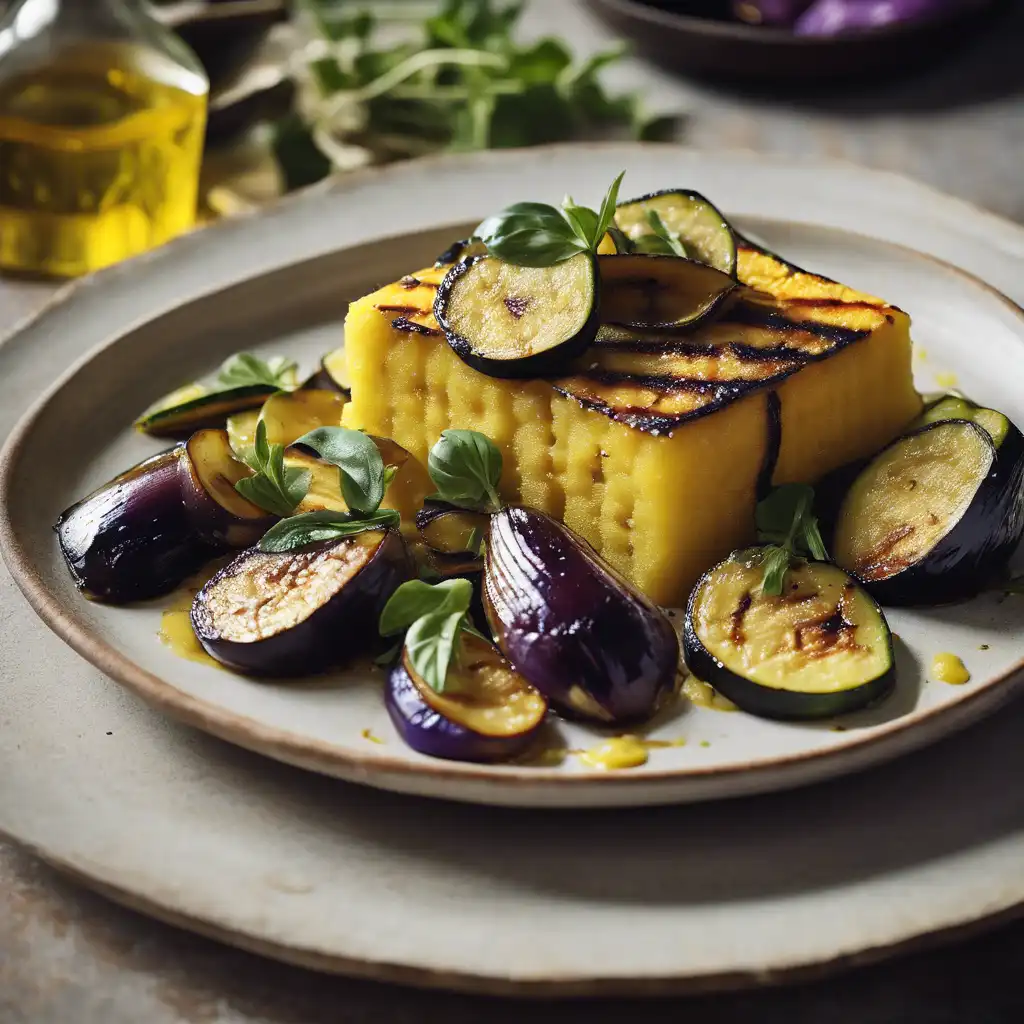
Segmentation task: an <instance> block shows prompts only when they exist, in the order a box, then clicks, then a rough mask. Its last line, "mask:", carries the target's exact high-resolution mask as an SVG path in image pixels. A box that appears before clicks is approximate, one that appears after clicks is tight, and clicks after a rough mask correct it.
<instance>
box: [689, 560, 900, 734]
mask: <svg viewBox="0 0 1024 1024" xmlns="http://www.w3.org/2000/svg"><path fill="white" fill-rule="evenodd" d="M763 557H764V552H763V549H761V548H750V549H747V550H745V551H738V552H735V553H734V554H732V555H731V556H730V557H729V558H727V559H726V560H725V561H724V562H719V563H718V565H716V566H714V567H713V568H712V569H710V570H708V572H706V573H705V574H704V575H703V576H702V577H701V579H700V581H699V582H698V583H697V586H696V587H695V588H694V590H693V593H692V594H691V595H690V600H689V603H688V605H687V609H686V622H685V625H684V628H683V653H684V655H685V657H686V663H687V665H688V666H689V668H690V671H691V672H693V674H694V675H695V676H696V677H697V678H698V679H701V680H702V681H704V682H706V683H709V684H710V685H711V686H713V687H714V688H715V689H716V690H717V691H718V692H719V693H721V694H722V695H723V696H724V697H727V698H728V699H729V700H731V701H732V702H733V703H734V704H736V705H737V706H738V707H740V708H742V709H743V710H744V711H748V712H750V713H751V714H753V715H760V716H761V717H763V718H783V719H813V718H830V717H832V716H833V715H841V714H845V713H847V712H849V711H856V710H857V709H858V708H863V707H866V706H867V705H868V704H873V703H875V702H876V701H879V700H881V699H882V698H884V697H886V696H887V695H888V694H889V693H890V692H891V691H892V688H893V686H894V685H895V682H896V672H895V667H894V666H895V662H894V658H893V650H892V634H891V633H890V631H889V626H888V623H887V622H886V621H885V615H884V614H883V613H882V609H881V608H879V607H878V604H877V603H876V602H875V601H874V599H873V598H872V597H871V596H870V595H869V594H868V593H867V591H866V590H864V588H863V587H861V586H860V585H859V584H858V583H857V582H856V580H854V579H853V578H852V577H850V576H848V575H847V574H846V573H845V572H843V571H842V569H839V568H837V567H836V566H834V565H832V564H831V563H830V562H813V561H796V562H794V564H793V565H792V566H791V567H790V569H789V570H788V571H787V572H786V576H785V582H784V588H783V591H782V593H781V594H780V595H778V596H769V595H766V594H764V593H763V592H762V589H761V583H762V580H763V577H764V566H763Z"/></svg>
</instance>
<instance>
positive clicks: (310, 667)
mask: <svg viewBox="0 0 1024 1024" xmlns="http://www.w3.org/2000/svg"><path fill="white" fill-rule="evenodd" d="M411 572H412V565H411V561H410V558H409V553H408V551H407V550H406V547H405V542H404V541H403V540H402V538H401V536H400V535H399V534H398V533H397V532H396V531H394V530H367V531H366V532H364V533H357V534H354V535H352V536H349V537H343V538H341V539H340V540H332V541H324V542H321V543H318V544H312V545H309V546H308V547H304V548H300V549H298V550H295V551H288V552H285V553H282V554H269V553H266V552H263V551H260V550H259V549H258V548H250V549H249V550H248V551H244V552H242V554H240V555H239V556H238V557H237V558H236V559H235V560H234V561H233V562H231V563H230V565H228V566H226V567H225V568H224V569H222V570H221V571H220V572H219V573H217V575H216V576H214V577H213V579H211V580H210V581H209V583H207V584H206V586H204V587H203V588H202V590H200V591H199V593H198V594H196V597H195V600H194V601H193V603H192V628H193V629H194V630H195V634H196V636H197V637H198V638H199V642H200V643H201V644H202V645H203V647H204V648H205V649H206V651H207V653H209V654H210V655H211V656H212V657H214V658H216V659H217V661H219V662H221V663H222V664H224V665H227V666H228V668H232V669H235V670H237V671H239V672H244V673H246V674H247V675H254V676H300V675H309V674H312V673H315V672H322V671H324V670H325V669H327V668H330V667H331V666H333V665H337V664H342V663H344V662H346V661H349V660H350V659H352V658H353V657H355V656H357V655H360V654H365V653H366V652H367V651H369V650H370V649H371V648H372V647H373V646H374V643H375V638H376V637H377V620H378V619H379V617H380V613H381V609H382V608H383V607H384V605H385V603H386V602H387V599H388V598H389V597H390V596H391V595H392V593H394V591H395V590H396V589H397V588H398V586H399V585H400V584H401V583H403V582H404V581H405V580H407V579H408V578H409V577H410V575H411Z"/></svg>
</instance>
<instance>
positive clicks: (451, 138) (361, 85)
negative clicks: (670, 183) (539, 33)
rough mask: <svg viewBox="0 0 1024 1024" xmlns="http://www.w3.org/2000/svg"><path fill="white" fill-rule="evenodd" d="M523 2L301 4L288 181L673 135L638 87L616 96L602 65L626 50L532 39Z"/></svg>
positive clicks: (322, 0)
mask: <svg viewBox="0 0 1024 1024" xmlns="http://www.w3.org/2000/svg"><path fill="white" fill-rule="evenodd" d="M523 7H524V4H523V3H521V2H515V3H512V2H501V0H441V2H433V3H423V2H416V0H406V2H393V3H388V2H386V0H384V2H381V0H375V2H373V3H368V2H366V0H362V2H360V0H300V4H299V8H300V18H301V19H302V20H303V21H304V22H305V23H306V25H305V27H306V28H307V30H310V31H311V32H312V34H313V35H314V36H315V39H314V40H313V42H312V43H310V44H309V46H307V47H306V53H307V55H308V61H307V64H306V68H307V75H306V89H305V96H304V98H303V101H302V102H301V103H300V109H299V110H298V111H297V112H296V113H294V114H293V115H291V116H290V117H288V118H286V119H285V120H283V121H281V122H279V123H278V124H277V126H276V130H275V136H274V150H275V155H276V156H277V159H278V162H279V163H280V165H281V167H282V170H283V172H284V176H285V179H286V183H287V186H288V187H289V188H295V187H298V186H301V185H306V184H310V183H311V182H313V181H317V180H319V179H320V178H322V177H324V176H325V175H327V174H328V173H329V172H330V171H331V169H332V168H337V169H349V168H352V167H356V166H361V165H363V164H366V163H378V162H387V161H390V160H395V159H402V158H405V157H410V156H418V155H422V154H425V153H429V152H435V151H438V150H450V151H468V150H475V149H491V148H497V149H500V148H507V147H515V146H533V145H540V144H542V143H546V142H556V141H560V140H565V139H576V138H583V137H588V136H589V137H593V136H595V135H598V136H600V135H605V134H607V133H609V132H610V131H613V130H615V129H618V130H619V131H620V132H621V131H623V130H625V131H628V133H629V134H630V135H631V136H632V137H634V138H640V139H660V138H665V137H667V136H669V135H670V134H671V133H672V131H673V129H674V125H675V119H674V118H671V117H665V116H659V117H651V116H649V115H648V114H647V113H646V112H645V110H644V108H643V105H642V103H641V101H640V98H639V96H638V95H637V94H636V93H626V94H621V95H612V94H610V93H609V92H608V91H607V90H606V89H605V88H604V87H603V86H602V84H601V82H600V78H599V75H600V72H601V71H602V70H603V69H604V68H606V67H607V66H608V65H610V64H613V63H614V62H615V61H617V60H619V59H620V58H621V56H622V54H623V50H622V49H621V48H615V49H611V50H606V51H603V52H601V53H598V54H595V55H593V56H591V57H589V58H588V59H586V60H583V61H576V60H574V58H573V54H572V52H571V51H570V49H569V48H568V47H567V46H566V44H565V43H564V42H562V41H561V40H558V39H554V38H547V39H540V40H536V41H533V42H529V43H520V42H518V41H517V38H516V31H517V26H518V23H519V19H520V16H521V14H522V11H523Z"/></svg>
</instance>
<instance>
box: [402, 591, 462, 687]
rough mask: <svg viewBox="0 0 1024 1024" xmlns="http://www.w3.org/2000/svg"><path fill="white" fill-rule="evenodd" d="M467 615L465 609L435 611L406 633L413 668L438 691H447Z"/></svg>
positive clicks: (406, 646) (406, 650)
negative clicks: (452, 664)
mask: <svg viewBox="0 0 1024 1024" xmlns="http://www.w3.org/2000/svg"><path fill="white" fill-rule="evenodd" d="M465 617H466V616H465V612H449V611H438V612H434V613H433V614H431V615H424V616H423V617H422V618H420V619H417V620H416V621H415V622H414V623H413V624H412V626H410V627H409V632H408V633H406V634H405V653H406V655H407V656H408V658H409V663H410V665H411V666H412V668H413V671H414V672H415V673H416V674H417V675H418V676H419V677H420V678H421V679H422V680H423V681H424V682H425V683H426V684H427V686H429V687H430V688H431V689H432V690H435V691H436V692H437V693H443V692H444V686H445V681H446V678H447V675H448V666H449V665H450V664H451V662H452V655H453V654H454V653H455V644H456V642H457V641H458V638H459V632H460V630H461V628H462V624H463V622H464V621H465Z"/></svg>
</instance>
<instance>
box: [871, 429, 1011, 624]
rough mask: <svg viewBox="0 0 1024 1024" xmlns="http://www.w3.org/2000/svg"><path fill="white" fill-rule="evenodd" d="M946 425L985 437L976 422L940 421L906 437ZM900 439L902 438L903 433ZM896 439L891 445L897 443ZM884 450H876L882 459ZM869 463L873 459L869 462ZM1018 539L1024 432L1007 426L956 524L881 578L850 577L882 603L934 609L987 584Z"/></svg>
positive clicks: (1008, 557) (970, 593)
mask: <svg viewBox="0 0 1024 1024" xmlns="http://www.w3.org/2000/svg"><path fill="white" fill-rule="evenodd" d="M951 423H962V424H963V425H964V427H965V428H969V429H972V430H976V431H978V433H979V434H981V435H983V436H984V437H985V439H986V440H987V441H988V443H989V444H991V443H992V442H991V438H990V436H989V434H988V433H987V432H986V431H985V430H983V429H982V428H981V427H979V426H978V425H977V424H976V423H970V422H968V421H966V420H960V421H957V420H944V421H940V422H938V423H930V424H927V425H926V426H924V427H922V428H921V429H920V430H917V431H913V432H912V433H915V434H917V433H923V432H924V431H926V430H937V429H941V428H942V427H943V426H946V425H948V424H951ZM904 436H906V435H904ZM899 441H900V438H897V439H896V441H894V442H893V444H894V445H895V444H898V443H899ZM886 451H887V449H883V450H882V451H881V452H879V454H878V456H876V458H880V457H882V456H883V455H884V454H885V452H886ZM872 461H873V460H872ZM1022 536H1024V434H1022V433H1021V431H1020V430H1019V429H1018V427H1017V426H1015V425H1014V424H1013V423H1010V425H1009V429H1008V430H1007V433H1006V437H1005V438H1003V441H1002V443H1001V444H1000V445H999V447H998V448H997V449H996V451H995V455H994V458H993V462H992V466H991V467H990V469H989V472H988V475H987V476H986V477H985V479H984V480H982V482H981V484H980V485H979V487H978V490H977V491H976V492H975V494H974V498H973V499H972V501H971V503H970V505H969V506H968V507H967V509H966V511H965V512H964V513H963V515H962V516H961V517H960V519H959V520H958V521H957V523H956V525H954V526H953V528H952V529H951V530H950V531H949V533H947V534H946V536H945V537H943V538H942V539H941V540H940V541H939V542H938V543H937V544H936V545H935V546H934V547H933V548H932V549H931V550H930V551H928V552H926V553H925V555H924V556H923V557H922V558H920V559H919V560H918V561H917V562H915V563H913V564H912V565H908V566H907V567H906V568H904V569H902V570H901V571H899V572H896V573H894V574H893V575H891V576H888V577H885V578H882V579H866V578H860V577H858V576H857V574H856V573H855V572H854V573H851V575H853V576H854V577H855V578H857V580H858V582H860V583H861V585H862V586H863V587H864V589H865V590H867V591H868V593H869V594H871V596H872V597H873V598H874V599H875V600H876V601H878V602H879V603H880V604H882V605H917V606H926V605H936V604H949V603H951V602H955V601H965V600H968V599H969V598H972V597H974V596H976V595H977V594H978V593H980V592H981V591H982V590H984V589H985V588H986V587H988V586H990V585H992V584H993V583H994V582H996V580H997V579H998V577H999V574H1000V573H1001V572H1002V571H1003V570H1004V569H1005V567H1006V563H1007V562H1008V561H1009V559H1010V556H1011V555H1012V554H1013V552H1014V551H1015V550H1016V549H1017V546H1018V545H1019V544H1020V541H1021V537H1022Z"/></svg>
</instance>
